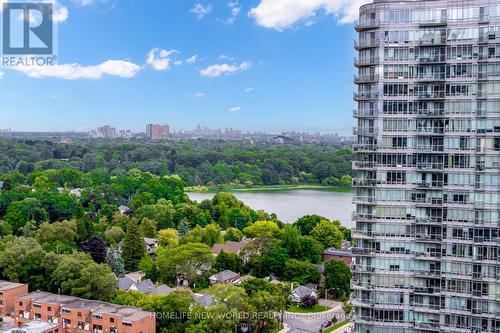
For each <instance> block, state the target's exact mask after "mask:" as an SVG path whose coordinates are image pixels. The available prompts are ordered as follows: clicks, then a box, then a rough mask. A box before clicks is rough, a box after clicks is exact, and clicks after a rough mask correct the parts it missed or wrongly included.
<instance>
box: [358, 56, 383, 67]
mask: <svg viewBox="0 0 500 333" xmlns="http://www.w3.org/2000/svg"><path fill="white" fill-rule="evenodd" d="M379 62H380V59H379V57H363V58H360V59H358V58H354V66H356V67H362V66H374V65H377V64H378V63H379Z"/></svg>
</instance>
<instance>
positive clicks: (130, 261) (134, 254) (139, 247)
mask: <svg viewBox="0 0 500 333" xmlns="http://www.w3.org/2000/svg"><path fill="white" fill-rule="evenodd" d="M145 254H146V244H145V243H144V236H143V235H142V230H141V228H140V227H139V225H138V224H137V220H136V219H131V220H130V222H129V224H128V226H127V232H126V234H125V239H124V240H123V248H122V258H123V261H124V262H125V270H126V271H127V272H132V271H135V270H137V268H138V267H139V262H140V261H141V259H142V258H143V257H144V255H145Z"/></svg>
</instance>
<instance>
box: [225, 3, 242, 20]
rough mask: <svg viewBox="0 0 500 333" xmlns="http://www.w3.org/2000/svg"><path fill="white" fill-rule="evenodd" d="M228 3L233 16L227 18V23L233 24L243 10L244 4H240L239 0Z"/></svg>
mask: <svg viewBox="0 0 500 333" xmlns="http://www.w3.org/2000/svg"><path fill="white" fill-rule="evenodd" d="M227 5H228V6H229V8H231V16H230V17H229V18H228V19H227V20H226V23H227V24H233V23H234V22H235V21H236V18H237V16H238V15H239V14H240V12H241V8H242V6H240V4H239V3H238V1H237V0H235V1H230V2H228V4H227Z"/></svg>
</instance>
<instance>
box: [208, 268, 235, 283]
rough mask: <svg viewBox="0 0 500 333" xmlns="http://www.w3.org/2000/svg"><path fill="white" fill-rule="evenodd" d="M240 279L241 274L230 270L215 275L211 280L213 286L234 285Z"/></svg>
mask: <svg viewBox="0 0 500 333" xmlns="http://www.w3.org/2000/svg"><path fill="white" fill-rule="evenodd" d="M239 278H240V274H238V273H235V272H233V271H230V270H225V271H222V272H220V273H217V274H214V275H212V276H211V277H210V278H209V281H210V283H211V284H229V283H234V282H235V281H237V280H238V279H239Z"/></svg>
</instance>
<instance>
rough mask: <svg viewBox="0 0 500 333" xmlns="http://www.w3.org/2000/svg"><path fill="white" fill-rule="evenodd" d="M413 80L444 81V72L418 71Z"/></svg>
mask: <svg viewBox="0 0 500 333" xmlns="http://www.w3.org/2000/svg"><path fill="white" fill-rule="evenodd" d="M415 81H419V82H427V81H429V82H436V81H446V75H445V73H420V74H417V75H416V76H415Z"/></svg>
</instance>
